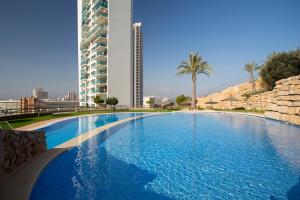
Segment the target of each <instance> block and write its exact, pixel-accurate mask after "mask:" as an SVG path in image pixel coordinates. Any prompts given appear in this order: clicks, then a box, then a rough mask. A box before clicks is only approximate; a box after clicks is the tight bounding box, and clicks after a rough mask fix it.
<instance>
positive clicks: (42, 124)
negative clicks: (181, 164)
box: [15, 112, 154, 131]
mask: <svg viewBox="0 0 300 200" xmlns="http://www.w3.org/2000/svg"><path fill="white" fill-rule="evenodd" d="M122 113H147V114H148V113H149V114H151V113H154V112H108V113H95V114H85V115H76V116H69V117H61V118H54V119H48V120H45V121H40V122H35V123H32V124H28V125H26V126H22V127H19V128H16V129H15V130H18V131H32V130H36V129H40V128H44V127H46V126H50V125H52V124H55V123H58V122H62V121H65V120H69V119H76V118H80V117H88V116H99V115H109V114H111V115H112V114H122Z"/></svg>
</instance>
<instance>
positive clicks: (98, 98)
mask: <svg viewBox="0 0 300 200" xmlns="http://www.w3.org/2000/svg"><path fill="white" fill-rule="evenodd" d="M94 103H95V104H97V105H98V106H99V105H100V104H101V103H104V99H101V97H99V96H96V97H95V98H94Z"/></svg>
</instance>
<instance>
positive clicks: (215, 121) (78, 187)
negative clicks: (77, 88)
mask: <svg viewBox="0 0 300 200" xmlns="http://www.w3.org/2000/svg"><path fill="white" fill-rule="evenodd" d="M299 198H300V128H299V127H297V126H291V125H288V124H284V123H281V122H277V121H273V120H267V119H262V118H257V117H248V116H241V115H229V114H215V113H211V114H181V113H180V114H179V113H176V114H163V115H158V116H152V117H147V118H144V119H139V120H135V121H132V122H129V123H126V124H123V125H120V126H117V127H114V128H111V129H109V130H107V131H106V132H104V133H101V134H99V135H98V136H96V137H94V138H91V139H90V140H88V141H86V142H84V143H83V144H81V145H80V146H77V147H75V148H73V149H71V150H70V151H67V152H65V153H63V154H61V155H60V156H58V157H57V158H56V159H55V160H53V161H52V162H51V163H50V164H49V165H48V166H47V167H46V168H45V169H44V171H43V172H42V173H41V175H40V176H39V178H38V180H37V182H36V184H35V186H34V188H33V191H32V193H31V199H33V200H35V199H39V200H43V199H51V200H52V199H80V200H87V199H101V200H102V199H104V200H125V199H126V200H172V199H184V200H189V199H190V200H194V199H249V200H253V199H276V200H279V199H280V200H281V199H290V200H294V199H299Z"/></svg>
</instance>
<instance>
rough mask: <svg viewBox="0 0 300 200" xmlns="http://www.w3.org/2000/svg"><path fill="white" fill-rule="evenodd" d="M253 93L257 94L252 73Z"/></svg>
mask: <svg viewBox="0 0 300 200" xmlns="http://www.w3.org/2000/svg"><path fill="white" fill-rule="evenodd" d="M251 83H252V93H255V92H256V88H255V80H254V75H253V73H251Z"/></svg>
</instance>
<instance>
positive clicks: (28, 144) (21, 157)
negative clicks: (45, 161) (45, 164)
mask: <svg viewBox="0 0 300 200" xmlns="http://www.w3.org/2000/svg"><path fill="white" fill-rule="evenodd" d="M45 150H46V137H45V133H44V132H41V131H16V130H3V129H0V177H1V176H3V175H5V174H8V173H10V172H11V171H13V170H14V169H15V168H17V167H18V166H20V165H21V164H23V163H25V162H27V161H28V160H30V159H31V158H32V157H33V156H36V155H37V154H39V153H41V152H44V151H45Z"/></svg>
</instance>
